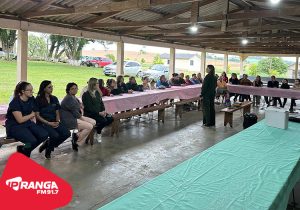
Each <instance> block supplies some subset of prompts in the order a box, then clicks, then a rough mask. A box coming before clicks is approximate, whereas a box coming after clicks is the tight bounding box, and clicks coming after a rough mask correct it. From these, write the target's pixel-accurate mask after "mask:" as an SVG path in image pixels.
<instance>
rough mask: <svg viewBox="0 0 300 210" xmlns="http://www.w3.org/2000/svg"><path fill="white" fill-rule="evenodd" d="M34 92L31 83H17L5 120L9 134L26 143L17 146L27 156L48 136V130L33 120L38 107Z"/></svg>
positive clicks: (18, 150)
mask: <svg viewBox="0 0 300 210" xmlns="http://www.w3.org/2000/svg"><path fill="white" fill-rule="evenodd" d="M32 93H33V87H32V85H31V84H30V83H28V82H19V83H18V84H17V86H16V88H15V91H14V98H13V100H12V101H11V102H10V103H9V107H8V110H7V115H6V121H5V127H6V134H7V136H10V137H12V138H14V139H16V140H18V141H20V142H22V143H24V144H25V145H19V146H17V152H20V153H22V154H24V155H26V156H27V157H30V154H31V152H32V150H34V149H35V148H36V147H37V146H38V145H39V144H40V143H42V142H44V141H46V139H47V138H48V132H47V131H46V130H45V129H44V128H43V127H42V126H39V125H37V124H35V123H34V122H33V119H34V118H35V112H36V111H37V107H36V104H35V99H34V97H33V96H32Z"/></svg>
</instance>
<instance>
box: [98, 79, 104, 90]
mask: <svg viewBox="0 0 300 210" xmlns="http://www.w3.org/2000/svg"><path fill="white" fill-rule="evenodd" d="M98 83H99V88H103V87H104V80H103V79H98Z"/></svg>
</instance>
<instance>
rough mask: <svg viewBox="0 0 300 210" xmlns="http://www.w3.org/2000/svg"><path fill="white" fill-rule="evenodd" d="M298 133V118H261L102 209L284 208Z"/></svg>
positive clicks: (295, 174) (295, 172)
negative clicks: (271, 121)
mask: <svg viewBox="0 0 300 210" xmlns="http://www.w3.org/2000/svg"><path fill="white" fill-rule="evenodd" d="M299 134H300V124H297V123H289V128H288V129H287V130H281V129H277V128H272V127H268V126H266V124H265V123H264V121H261V122H259V123H257V124H255V125H254V126H252V127H250V128H248V129H246V130H244V131H242V132H240V133H238V134H236V135H234V136H232V137H229V138H227V139H225V140H224V141H222V142H220V143H218V144H216V145H215V146H213V147H211V148H210V149H208V150H206V151H204V152H202V153H200V154H199V155H196V156H194V157H193V158H191V159H189V160H187V161H185V162H183V163H181V164H179V165H178V166H176V167H175V168H173V169H171V170H169V171H167V172H166V173H164V174H162V175H160V176H158V177H156V178H154V179H153V180H151V181H149V182H147V183H145V184H144V185H142V186H140V187H138V188H136V189H134V190H133V191H131V192H129V193H127V194H125V195H123V196H122V197H120V198H118V199H116V200H114V201H112V202H111V203H109V204H107V205H105V206H103V207H102V208H101V210H107V209H110V210H119V209H124V210H137V209H141V210H149V209H152V210H153V209H166V210H171V209H174V210H179V209H182V210H189V209H199V210H212V209H214V210H227V209H230V210H243V209H245V210H246V209H247V210H255V209H272V210H273V209H276V210H284V209H286V206H287V203H288V198H289V193H290V192H291V190H292V188H293V186H294V185H295V183H296V182H297V181H298V180H299V177H300V167H299V157H300V135H299ZM182 152H184V151H182Z"/></svg>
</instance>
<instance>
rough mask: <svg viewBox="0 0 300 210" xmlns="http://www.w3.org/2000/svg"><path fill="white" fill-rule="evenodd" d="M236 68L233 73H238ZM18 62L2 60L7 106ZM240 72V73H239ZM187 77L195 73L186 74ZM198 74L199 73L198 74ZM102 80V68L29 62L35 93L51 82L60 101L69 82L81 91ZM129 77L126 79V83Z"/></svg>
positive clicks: (0, 90) (0, 88) (1, 96)
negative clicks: (91, 82)
mask: <svg viewBox="0 0 300 210" xmlns="http://www.w3.org/2000/svg"><path fill="white" fill-rule="evenodd" d="M150 66H151V64H143V69H147V68H149V67H150ZM237 70H238V69H237V68H236V66H235V67H234V68H232V71H237ZM16 72H17V63H16V61H3V60H0V104H7V103H8V102H9V98H10V97H11V96H12V93H13V91H14V88H15V85H16ZM216 72H217V73H219V74H220V73H221V72H223V68H222V67H221V66H216ZM237 72H238V71H237ZM184 73H185V75H186V74H189V75H190V76H191V75H192V73H195V72H188V71H185V72H184ZM196 73H197V72H196ZM91 77H95V78H98V79H100V78H102V79H104V80H105V81H106V80H107V79H108V78H111V77H108V76H105V75H104V74H103V69H102V68H92V67H84V66H71V65H69V64H64V63H51V62H43V61H28V81H29V82H30V83H31V84H32V85H33V87H34V92H35V93H37V91H38V88H39V85H40V83H41V82H42V81H43V80H51V81H52V83H53V86H54V92H53V94H54V95H55V96H57V97H58V98H59V99H62V98H63V97H64V96H65V88H66V84H67V83H68V82H75V83H77V84H78V87H79V91H81V89H82V88H83V87H84V86H85V85H86V82H87V81H88V79H89V78H91ZM136 80H137V83H139V84H141V79H140V78H136ZM127 81H128V77H125V82H127Z"/></svg>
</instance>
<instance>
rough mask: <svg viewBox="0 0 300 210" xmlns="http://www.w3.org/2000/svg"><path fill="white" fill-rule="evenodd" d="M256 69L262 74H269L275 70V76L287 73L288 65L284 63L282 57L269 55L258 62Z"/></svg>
mask: <svg viewBox="0 0 300 210" xmlns="http://www.w3.org/2000/svg"><path fill="white" fill-rule="evenodd" d="M257 70H258V72H259V73H262V74H264V75H271V74H272V73H274V72H275V73H276V72H277V75H275V76H279V75H285V74H286V73H287V71H288V65H287V64H286V63H284V61H283V60H282V58H277V57H269V58H265V59H262V60H260V61H259V62H258V65H257ZM274 70H275V71H274Z"/></svg>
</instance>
